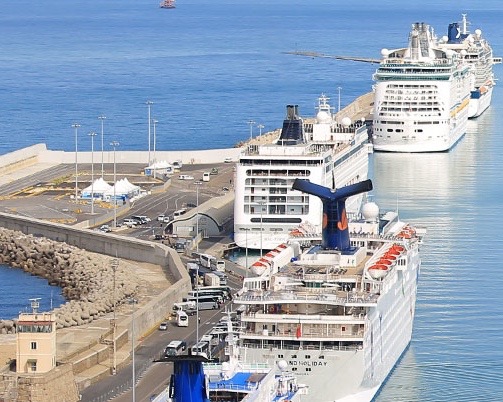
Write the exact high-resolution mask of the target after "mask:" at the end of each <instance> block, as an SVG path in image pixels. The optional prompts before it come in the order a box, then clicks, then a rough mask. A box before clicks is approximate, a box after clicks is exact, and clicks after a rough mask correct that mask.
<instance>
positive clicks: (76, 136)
mask: <svg viewBox="0 0 503 402" xmlns="http://www.w3.org/2000/svg"><path fill="white" fill-rule="evenodd" d="M79 127H80V124H78V123H73V124H72V128H74V129H75V202H77V197H78V192H79V189H78V181H79V179H78V177H79V167H78V166H79V165H78V159H77V155H78V152H79V149H78V146H77V139H78V131H79Z"/></svg>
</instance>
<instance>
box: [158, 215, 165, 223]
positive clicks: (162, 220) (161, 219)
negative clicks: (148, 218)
mask: <svg viewBox="0 0 503 402" xmlns="http://www.w3.org/2000/svg"><path fill="white" fill-rule="evenodd" d="M164 218H166V215H164V214H162V215H159V216H158V217H157V220H158V221H159V222H164Z"/></svg>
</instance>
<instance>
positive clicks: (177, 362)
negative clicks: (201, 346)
mask: <svg viewBox="0 0 503 402" xmlns="http://www.w3.org/2000/svg"><path fill="white" fill-rule="evenodd" d="M158 361H172V362H174V367H173V373H174V374H172V375H171V381H170V384H169V397H170V398H171V399H170V400H172V401H173V402H184V401H192V402H210V399H209V397H208V392H209V390H208V389H207V384H206V380H205V376H204V371H203V362H206V361H207V359H206V358H204V357H202V356H198V355H179V356H169V357H167V358H165V359H163V360H158Z"/></svg>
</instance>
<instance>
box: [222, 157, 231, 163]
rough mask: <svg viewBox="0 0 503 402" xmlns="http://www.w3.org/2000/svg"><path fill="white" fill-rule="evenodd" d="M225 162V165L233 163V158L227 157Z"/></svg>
mask: <svg viewBox="0 0 503 402" xmlns="http://www.w3.org/2000/svg"><path fill="white" fill-rule="evenodd" d="M224 162H225V163H231V162H232V158H231V157H230V156H227V157H226V158H225V159H224Z"/></svg>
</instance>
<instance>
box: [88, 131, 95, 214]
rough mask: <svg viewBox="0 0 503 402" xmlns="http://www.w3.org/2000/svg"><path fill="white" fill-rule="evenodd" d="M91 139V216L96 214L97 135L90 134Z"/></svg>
mask: <svg viewBox="0 0 503 402" xmlns="http://www.w3.org/2000/svg"><path fill="white" fill-rule="evenodd" d="M88 135H89V136H90V137H91V215H92V214H94V137H96V133H95V132H94V131H91V132H90V133H89V134H88Z"/></svg>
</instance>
